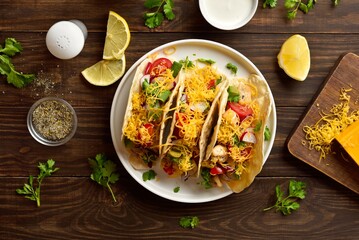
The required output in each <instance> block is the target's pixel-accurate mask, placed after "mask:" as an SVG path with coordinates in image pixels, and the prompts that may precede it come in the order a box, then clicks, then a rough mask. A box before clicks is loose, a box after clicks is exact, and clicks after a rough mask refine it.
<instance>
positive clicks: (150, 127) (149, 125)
mask: <svg viewBox="0 0 359 240" xmlns="http://www.w3.org/2000/svg"><path fill="white" fill-rule="evenodd" d="M143 126H144V127H145V128H146V129H147V131H148V134H149V135H150V136H151V138H152V136H153V134H154V132H155V130H154V125H153V124H152V123H145V124H143ZM137 139H139V140H142V136H141V133H140V132H138V134H137ZM144 145H145V146H147V147H149V146H151V145H152V142H147V143H145V144H144Z"/></svg>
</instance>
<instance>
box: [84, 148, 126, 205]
mask: <svg viewBox="0 0 359 240" xmlns="http://www.w3.org/2000/svg"><path fill="white" fill-rule="evenodd" d="M88 161H89V164H90V167H91V168H92V174H91V176H90V177H91V179H92V180H93V181H95V182H97V183H98V184H100V185H101V186H103V187H105V188H107V189H108V190H109V191H110V193H111V196H112V198H113V201H114V202H117V200H116V197H115V195H114V193H113V191H112V188H111V186H110V184H111V183H112V184H113V183H115V182H117V181H118V179H119V177H120V175H119V174H118V173H116V167H117V166H116V164H115V163H114V162H112V161H111V160H109V159H107V157H106V155H105V154H102V153H99V154H97V155H96V157H95V159H92V158H89V159H88Z"/></svg>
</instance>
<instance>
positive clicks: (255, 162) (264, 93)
mask: <svg viewBox="0 0 359 240" xmlns="http://www.w3.org/2000/svg"><path fill="white" fill-rule="evenodd" d="M238 81H242V80H238V79H231V80H230V84H229V85H231V86H233V85H235V86H236V85H237V84H238ZM243 81H246V82H247V83H249V84H253V85H255V86H256V88H257V98H256V101H257V103H258V105H259V108H260V116H259V119H260V120H261V121H262V127H261V129H260V131H258V132H256V138H257V143H256V144H255V148H254V151H255V155H254V156H253V159H252V160H251V161H250V162H249V165H248V168H247V171H245V172H243V173H242V175H241V177H240V179H238V180H228V179H222V181H224V182H226V183H227V185H228V186H229V187H230V189H231V190H232V191H233V192H235V193H239V192H241V191H243V190H244V189H245V188H247V187H248V186H249V185H250V184H251V183H252V182H253V181H254V178H255V177H256V176H257V175H258V173H259V172H260V171H261V169H262V166H263V160H264V154H263V146H264V130H265V126H266V125H265V124H266V122H267V120H268V117H269V114H270V108H271V103H270V94H269V88H268V85H267V83H266V82H265V80H263V79H261V78H260V77H259V76H258V75H254V74H253V75H251V76H250V77H249V78H248V79H247V80H243ZM227 100H228V92H227V91H223V94H222V96H221V99H220V105H219V111H218V114H219V118H218V120H217V124H216V127H215V128H214V130H213V135H212V138H211V141H210V143H209V144H208V147H207V150H206V156H205V158H204V159H205V160H204V161H207V160H208V159H209V158H210V156H211V153H212V150H213V148H214V146H215V145H216V142H217V136H218V132H219V127H220V124H221V121H222V115H223V113H224V112H225V109H226V105H227Z"/></svg>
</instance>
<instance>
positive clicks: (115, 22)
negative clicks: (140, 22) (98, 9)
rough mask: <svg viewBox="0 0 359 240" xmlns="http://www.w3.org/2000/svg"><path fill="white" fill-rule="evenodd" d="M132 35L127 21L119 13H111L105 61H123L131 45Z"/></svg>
mask: <svg viewBox="0 0 359 240" xmlns="http://www.w3.org/2000/svg"><path fill="white" fill-rule="evenodd" d="M130 39H131V33H130V29H129V28H128V25H127V22H126V20H125V19H124V18H123V17H121V16H120V15H118V14H117V13H115V12H113V11H110V13H109V16H108V20H107V31H106V39H105V46H104V49H103V56H102V57H103V59H107V60H110V59H121V58H122V55H123V53H124V52H125V50H126V48H127V47H128V45H129V44H130Z"/></svg>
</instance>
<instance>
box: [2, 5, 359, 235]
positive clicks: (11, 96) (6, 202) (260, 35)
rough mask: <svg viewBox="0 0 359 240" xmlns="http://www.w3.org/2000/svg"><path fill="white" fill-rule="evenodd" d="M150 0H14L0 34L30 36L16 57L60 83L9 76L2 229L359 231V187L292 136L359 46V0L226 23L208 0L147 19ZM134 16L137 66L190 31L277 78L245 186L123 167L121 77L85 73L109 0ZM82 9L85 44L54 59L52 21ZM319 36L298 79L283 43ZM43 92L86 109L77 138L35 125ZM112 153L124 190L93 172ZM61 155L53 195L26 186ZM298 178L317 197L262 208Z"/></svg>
mask: <svg viewBox="0 0 359 240" xmlns="http://www.w3.org/2000/svg"><path fill="white" fill-rule="evenodd" d="M143 2H144V1H133V0H131V1H121V0H106V1H98V0H78V1H70V0H61V1H53V0H30V1H29V0H26V1H25V0H12V1H10V0H2V1H1V2H0V16H1V18H0V42H3V41H4V40H5V38H6V37H14V38H16V39H17V40H18V41H20V42H21V43H22V45H23V48H24V51H23V52H22V53H21V55H19V56H16V57H14V59H13V62H14V64H15V66H16V67H17V69H18V70H20V71H22V72H29V73H35V74H37V75H38V76H39V77H42V78H45V79H47V78H48V79H50V80H51V81H53V82H54V87H53V88H52V89H44V88H43V87H42V86H36V85H35V84H33V85H30V86H28V87H26V88H23V89H16V88H14V87H12V86H11V85H9V84H7V83H6V80H5V78H4V77H2V76H0V239H71V238H72V239H106V238H108V239H169V238H173V239H204V238H208V239H285V238H290V239H303V238H306V239H355V238H356V237H357V235H358V234H359V230H358V228H357V223H358V221H359V217H358V216H359V197H358V195H357V194H356V193H354V192H353V191H351V190H349V189H348V188H346V187H344V186H342V185H341V184H339V183H337V182H336V181H334V180H333V179H331V178H329V177H327V176H325V175H324V174H322V173H321V172H320V171H318V170H316V169H314V168H312V167H310V166H309V165H307V164H306V163H304V162H302V161H300V160H298V159H296V158H295V157H293V156H292V155H291V154H290V153H289V151H288V150H287V146H286V140H287V137H288V136H289V135H290V133H291V132H292V130H293V129H294V128H295V126H296V125H297V123H298V119H299V118H300V117H301V116H302V115H303V114H304V113H305V111H306V109H307V105H308V104H309V103H310V102H311V100H312V98H313V97H314V95H315V93H316V92H317V90H318V89H319V87H320V86H321V85H322V83H323V82H324V81H325V79H326V77H327V75H328V74H329V72H330V70H331V69H332V67H333V66H334V64H335V62H336V60H337V59H338V57H339V56H340V55H341V54H343V53H346V52H353V53H356V54H358V53H359V38H358V35H359V21H358V19H359V0H353V1H341V2H340V4H339V6H337V7H333V6H332V3H331V1H330V0H323V1H318V2H317V4H316V5H315V8H314V9H313V10H312V11H310V12H309V13H308V14H307V15H304V14H301V13H298V16H297V19H296V20H295V21H288V20H286V19H285V9H284V7H283V2H282V1H278V2H279V6H278V7H277V8H275V9H263V8H262V3H263V1H261V0H260V1H259V5H258V9H257V12H256V14H255V16H254V18H253V19H252V20H251V21H250V22H249V23H248V24H247V25H246V26H244V27H243V28H241V29H237V30H233V31H221V30H218V29H215V28H213V27H212V26H210V25H209V24H208V23H207V22H206V21H205V20H204V18H203V17H202V15H201V14H200V11H199V6H198V1H196V0H178V1H177V0H174V2H175V9H174V10H175V13H176V18H175V20H174V21H172V22H165V23H164V24H163V25H162V26H161V27H159V28H157V29H155V30H150V29H148V28H146V27H145V26H144V24H143V19H142V15H143V13H144V12H145V11H146V9H145V8H144V7H143ZM109 10H114V11H116V12H117V13H119V14H120V15H121V16H123V17H124V18H125V19H126V20H127V22H128V24H129V27H130V30H131V43H130V45H129V47H128V49H127V50H126V60H127V67H126V69H129V67H130V66H131V65H132V64H133V63H134V62H135V61H137V59H139V58H140V57H141V56H142V55H143V54H145V53H146V52H148V51H150V50H152V49H153V48H155V47H157V46H159V45H161V44H164V43H167V42H170V41H174V40H179V39H189V38H199V39H208V40H213V41H217V42H220V43H223V44H226V45H228V46H230V47H232V48H234V49H236V50H238V51H239V52H241V53H242V54H244V55H245V56H247V57H248V58H249V59H250V60H251V61H252V62H253V63H254V64H255V65H256V66H257V67H258V68H259V69H260V71H261V72H262V73H263V75H264V76H265V77H266V79H267V81H268V83H269V85H270V87H271V90H272V92H273V95H274V99H275V102H276V105H277V115H278V116H277V117H278V125H277V126H278V127H277V133H276V139H275V143H274V146H273V149H272V151H271V154H270V156H269V159H268V160H267V162H266V164H265V165H264V168H263V170H262V172H261V173H260V174H259V176H258V177H257V178H256V180H255V181H254V183H253V185H252V186H251V187H250V188H248V189H247V190H245V191H243V192H242V193H239V194H232V195H230V196H228V197H226V198H223V199H220V200H217V201H214V202H209V203H201V204H183V203H177V202H172V201H169V200H166V199H162V198H160V197H158V196H156V195H154V194H153V193H151V192H149V191H147V190H146V189H144V188H143V187H142V186H140V185H139V184H138V183H137V182H136V181H135V180H133V179H132V178H131V176H130V175H129V174H128V173H127V172H126V170H125V169H124V168H123V167H122V165H121V164H120V162H119V161H118V160H117V156H116V153H115V150H114V147H113V145H112V141H111V134H110V124H109V119H110V109H111V103H112V98H113V95H114V93H115V91H116V89H117V86H118V82H117V83H115V84H113V85H111V86H108V87H95V86H92V85H90V84H89V83H87V81H86V80H85V79H84V78H83V77H82V76H81V74H80V72H81V71H82V70H83V69H84V68H86V67H88V66H90V65H92V64H94V63H96V62H97V61H99V60H100V59H101V57H102V49H103V43H104V37H105V31H106V22H107V16H108V11H109ZM70 19H79V20H81V21H83V22H84V23H85V25H86V26H87V28H88V31H89V35H88V38H87V40H86V43H85V47H84V49H83V51H82V52H81V54H80V55H79V56H77V57H76V58H74V59H72V60H67V61H63V60H59V59H56V58H54V57H53V56H52V55H51V54H50V53H49V52H48V50H47V49H46V46H45V36H46V32H47V30H48V28H49V27H50V26H51V25H52V24H54V23H55V22H57V21H60V20H70ZM295 33H299V34H302V35H303V36H305V37H306V38H307V40H308V43H309V47H310V50H311V61H312V65H311V70H310V73H309V76H308V78H307V80H305V81H304V82H297V81H294V80H292V79H290V78H289V77H287V76H286V75H285V74H284V72H283V71H282V70H281V69H280V68H279V67H278V64H277V54H278V52H279V49H280V47H281V44H282V43H283V42H284V41H285V40H286V39H287V38H288V37H289V36H291V35H292V34H295ZM43 96H60V97H62V98H64V99H66V100H68V101H69V102H70V103H71V104H72V105H73V106H74V108H75V110H76V112H77V114H78V119H79V126H78V130H77V132H76V135H75V137H74V138H73V139H72V140H71V141H70V142H69V143H68V144H66V145H64V146H60V147H54V148H50V147H46V146H43V145H40V144H39V143H37V142H36V141H35V140H34V139H32V137H31V136H30V134H29V132H28V130H27V126H26V115H27V112H28V110H29V108H30V106H31V105H32V104H33V103H34V102H35V101H36V100H37V99H39V98H41V97H43ZM99 152H105V153H106V154H107V155H108V156H109V158H111V159H112V160H114V161H117V163H118V170H119V172H120V174H121V177H120V180H119V181H118V183H116V184H115V185H114V192H115V195H116V197H117V199H118V200H119V202H118V203H117V204H113V203H112V201H111V197H110V195H109V193H108V192H107V191H105V190H104V189H103V188H101V187H100V186H97V185H96V184H95V183H94V182H92V181H91V180H90V178H89V175H90V169H89V166H88V163H87V158H88V157H93V156H94V155H95V154H96V153H99ZM48 158H53V159H55V161H56V164H57V165H58V167H60V168H61V170H60V171H58V172H56V174H54V176H52V177H50V178H49V179H47V180H46V181H45V182H44V186H43V188H42V197H41V201H42V206H41V207H40V208H37V207H36V205H35V204H34V202H31V201H29V200H27V199H25V198H23V196H19V195H17V194H16V193H15V189H16V188H19V187H21V186H22V184H23V183H24V182H25V181H26V178H27V177H28V176H29V175H30V174H32V175H36V174H37V168H36V165H37V163H38V162H39V161H42V162H44V161H46V159H48ZM290 179H296V180H301V181H304V182H306V183H307V185H308V195H307V198H306V199H304V200H303V201H301V202H300V204H301V208H300V209H299V210H298V211H297V212H294V213H293V214H292V215H290V216H286V217H285V216H282V215H281V214H280V213H276V212H274V211H273V212H262V209H263V208H265V207H267V206H269V205H271V204H273V203H274V201H275V195H274V188H275V186H276V185H277V184H280V185H282V186H283V188H284V187H285V186H286V184H287V183H288V181H289V180H290ZM184 215H196V216H198V217H199V218H200V224H199V226H198V227H197V228H195V229H182V228H181V227H179V225H178V220H179V218H180V217H182V216H184Z"/></svg>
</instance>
